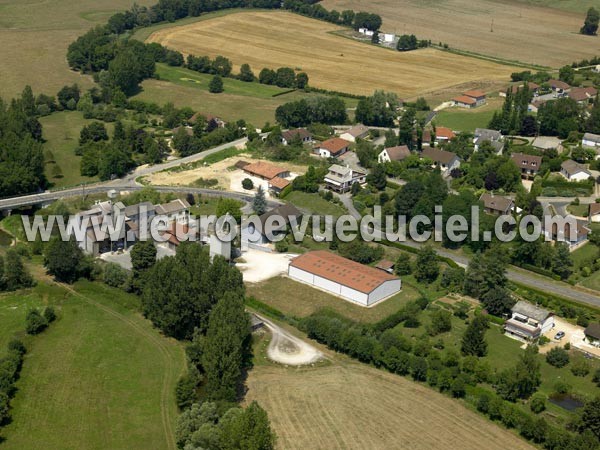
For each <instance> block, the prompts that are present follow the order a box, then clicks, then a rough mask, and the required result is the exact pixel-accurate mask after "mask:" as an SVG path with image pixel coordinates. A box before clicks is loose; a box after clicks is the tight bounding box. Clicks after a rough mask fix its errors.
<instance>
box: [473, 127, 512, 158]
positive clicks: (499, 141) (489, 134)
mask: <svg viewBox="0 0 600 450" xmlns="http://www.w3.org/2000/svg"><path fill="white" fill-rule="evenodd" d="M484 142H489V143H490V145H491V146H492V147H493V148H494V151H495V153H496V155H501V154H502V150H503V149H504V136H502V133H501V132H500V131H497V130H489V129H487V128H476V129H475V134H474V137H473V144H474V145H475V147H474V150H475V151H476V152H477V151H479V147H480V146H481V145H482V144H483V143H484Z"/></svg>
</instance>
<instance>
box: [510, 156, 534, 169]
mask: <svg viewBox="0 0 600 450" xmlns="http://www.w3.org/2000/svg"><path fill="white" fill-rule="evenodd" d="M510 159H512V160H513V162H514V163H515V164H516V165H517V167H519V168H521V169H531V168H532V167H535V168H536V169H539V168H540V165H541V164H542V157H541V156H536V155H526V154H524V153H513V154H512V155H511V157H510Z"/></svg>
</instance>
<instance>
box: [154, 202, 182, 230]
mask: <svg viewBox="0 0 600 450" xmlns="http://www.w3.org/2000/svg"><path fill="white" fill-rule="evenodd" d="M189 211H190V204H189V203H188V202H187V201H185V200H182V199H180V198H178V199H175V200H173V201H170V202H169V203H163V204H161V205H156V215H159V216H166V217H167V218H168V221H169V222H177V223H181V224H185V223H188V221H189Z"/></svg>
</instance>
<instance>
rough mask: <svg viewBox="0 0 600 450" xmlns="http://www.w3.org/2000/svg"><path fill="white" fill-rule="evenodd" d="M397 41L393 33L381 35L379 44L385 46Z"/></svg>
mask: <svg viewBox="0 0 600 450" xmlns="http://www.w3.org/2000/svg"><path fill="white" fill-rule="evenodd" d="M395 40H396V35H395V34H393V33H380V34H379V42H381V43H383V44H391V43H393V42H394V41H395Z"/></svg>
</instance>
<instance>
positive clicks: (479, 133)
mask: <svg viewBox="0 0 600 450" xmlns="http://www.w3.org/2000/svg"><path fill="white" fill-rule="evenodd" d="M475 137H476V138H477V139H478V142H483V141H497V140H499V139H501V138H502V133H501V132H500V131H498V130H489V129H487V128H475Z"/></svg>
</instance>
